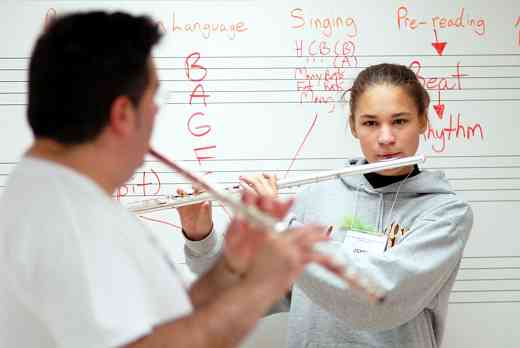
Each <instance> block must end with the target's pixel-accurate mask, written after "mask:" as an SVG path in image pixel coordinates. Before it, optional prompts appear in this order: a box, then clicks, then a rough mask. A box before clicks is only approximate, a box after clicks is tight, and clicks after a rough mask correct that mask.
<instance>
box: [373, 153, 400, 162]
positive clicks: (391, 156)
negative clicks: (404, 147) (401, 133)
mask: <svg viewBox="0 0 520 348" xmlns="http://www.w3.org/2000/svg"><path fill="white" fill-rule="evenodd" d="M378 157H379V158H380V159H381V160H384V161H388V160H393V159H398V158H400V157H401V156H400V153H399V152H396V153H389V154H384V155H379V156H378Z"/></svg>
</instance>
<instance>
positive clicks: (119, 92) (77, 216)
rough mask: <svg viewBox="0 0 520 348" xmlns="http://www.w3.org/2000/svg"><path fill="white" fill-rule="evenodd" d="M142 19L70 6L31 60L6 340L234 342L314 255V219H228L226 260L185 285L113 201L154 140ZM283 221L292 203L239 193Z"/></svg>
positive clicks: (4, 245)
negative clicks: (289, 223) (303, 222)
mask: <svg viewBox="0 0 520 348" xmlns="http://www.w3.org/2000/svg"><path fill="white" fill-rule="evenodd" d="M159 39H160V34H159V32H158V29H157V27H156V26H155V25H154V24H153V22H152V21H151V20H150V19H148V18H146V17H134V16H131V15H128V14H124V13H113V14H107V13H104V12H90V13H83V14H73V15H69V16H66V17H62V18H59V19H57V20H56V21H55V22H53V23H52V24H51V25H50V26H49V27H48V28H47V29H46V31H45V32H44V33H42V35H41V36H40V37H39V39H38V41H37V43H36V45H35V48H34V50H33V53H32V56H31V61H30V67H29V99H28V100H29V102H28V120H29V124H30V126H31V129H32V131H33V134H34V138H35V139H34V143H33V144H32V146H31V147H30V148H29V150H28V151H27V153H26V154H25V156H24V158H23V159H22V160H21V161H20V163H19V164H18V166H17V168H16V169H15V170H14V171H13V172H12V173H11V175H10V178H9V182H8V187H7V190H6V192H5V194H4V195H3V197H2V200H1V202H0V214H1V216H0V272H1V273H0V275H1V278H2V281H1V282H0V308H2V311H1V312H2V314H0V325H1V329H0V346H1V347H42V348H47V347H75V348H81V347H119V346H126V347H158V346H160V347H170V346H171V347H173V346H175V347H187V346H189V347H209V346H211V347H229V346H236V345H237V344H238V343H239V342H240V340H241V339H242V338H243V337H244V336H245V335H246V334H247V332H249V331H250V330H251V329H252V327H253V326H254V323H255V322H256V320H258V318H260V317H261V316H262V315H263V313H265V311H266V310H267V309H268V308H269V307H270V306H271V305H272V304H273V303H275V302H276V301H277V299H279V298H280V297H281V296H283V294H284V293H285V292H286V291H287V289H288V288H289V287H290V285H291V283H292V282H293V281H294V280H295V279H296V277H297V276H298V275H299V274H300V273H301V272H302V270H303V268H304V266H305V265H306V264H307V263H309V262H319V263H321V264H322V265H325V266H326V267H328V268H329V269H331V270H332V271H337V267H336V266H335V265H334V264H333V263H332V262H331V261H330V259H328V258H325V257H323V256H320V255H319V254H317V253H315V252H314V251H313V248H312V246H313V245H314V244H315V243H316V242H318V241H321V240H324V239H325V238H326V237H325V236H324V235H323V233H321V228H319V227H316V226H315V227H306V228H305V229H303V228H302V229H297V230H293V231H290V232H288V233H285V234H282V235H274V234H273V233H272V232H270V231H266V230H262V229H260V228H259V227H253V226H249V225H247V224H246V223H245V222H244V221H240V220H236V219H235V220H234V221H233V222H232V224H231V225H230V228H229V230H228V239H227V243H226V246H225V248H224V252H223V253H222V257H220V259H219V260H218V261H217V263H216V265H215V266H214V267H213V268H212V269H211V270H210V271H209V272H207V273H206V274H205V275H204V276H202V277H201V278H199V279H198V280H197V281H196V282H195V283H194V284H193V286H191V287H190V288H189V289H186V288H185V285H184V284H183V283H182V281H181V279H180V278H179V276H178V274H177V272H176V271H175V268H174V266H172V264H171V262H169V261H168V259H167V256H166V254H165V253H163V252H162V249H161V247H160V245H159V243H158V242H157V241H156V240H154V239H153V237H152V235H151V234H150V233H149V232H148V230H147V228H146V227H145V226H143V225H142V224H141V223H140V222H139V220H138V219H136V218H135V217H134V216H133V215H132V214H130V213H129V212H128V211H126V210H125V209H124V208H123V207H121V206H120V205H119V204H118V203H117V202H116V201H114V200H112V199H111V195H112V193H113V192H114V190H115V189H116V188H117V187H119V186H120V185H122V184H124V183H125V182H126V181H127V180H128V179H129V178H130V176H131V175H132V173H133V172H134V171H135V169H136V168H138V167H139V166H140V165H141V164H142V162H143V158H144V156H145V154H146V153H147V152H148V150H149V140H150V137H151V133H152V129H153V127H154V121H155V120H154V118H155V115H156V113H157V111H158V110H157V109H158V106H157V105H156V103H155V102H154V97H155V94H156V91H157V88H158V85H159V81H158V78H157V73H156V68H155V66H154V63H153V61H152V59H151V55H150V52H151V49H152V47H153V46H154V45H155V44H156V43H157V42H158V41H159ZM244 201H245V203H247V204H256V205H257V206H258V207H259V208H260V209H263V210H264V211H265V212H266V213H270V214H272V215H273V216H275V217H277V218H282V217H283V216H284V215H285V213H286V212H287V210H288V208H289V206H290V203H281V202H278V201H275V200H272V199H268V198H259V199H258V198H256V197H253V196H251V195H245V196H244Z"/></svg>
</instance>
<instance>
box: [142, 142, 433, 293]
mask: <svg viewBox="0 0 520 348" xmlns="http://www.w3.org/2000/svg"><path fill="white" fill-rule="evenodd" d="M149 153H150V155H152V156H154V157H155V158H157V159H158V160H160V161H161V162H162V163H164V164H166V165H167V166H169V167H170V168H172V169H174V170H176V171H177V172H178V173H179V174H180V175H181V176H183V177H184V178H186V179H187V180H189V181H190V182H191V183H193V184H198V185H200V186H201V187H202V188H203V189H205V190H206V191H207V192H208V194H209V195H210V196H211V198H213V199H216V200H219V201H221V202H223V203H224V204H227V205H228V206H229V207H231V209H232V210H233V211H234V213H235V214H237V213H238V214H241V215H242V216H244V217H245V218H246V219H247V220H248V221H250V222H252V223H256V224H259V225H263V226H265V227H268V228H270V229H271V230H272V231H274V232H278V233H283V232H286V231H287V227H286V226H285V224H284V223H282V222H281V221H279V220H277V219H275V218H273V217H272V216H269V215H268V214H266V213H264V212H262V211H260V210H259V209H258V208H256V207H255V206H254V205H251V206H250V205H246V204H244V203H243V202H242V201H241V200H240V198H239V197H236V196H235V195H233V194H231V193H230V192H227V191H226V190H225V189H220V188H218V187H215V186H213V185H212V184H210V183H209V182H208V181H206V180H205V179H204V178H203V177H201V176H198V175H197V174H195V173H193V172H191V171H189V170H188V169H185V168H184V167H182V166H181V165H179V164H178V163H176V162H174V161H171V160H169V159H168V158H166V157H165V156H163V155H161V154H160V153H158V152H157V151H155V150H153V149H150V150H149ZM397 161H401V162H399V165H396V164H395V161H393V162H394V163H393V166H389V165H388V164H389V163H390V161H388V162H386V163H385V165H384V166H382V164H383V163H384V162H383V163H377V165H376V163H373V164H372V165H371V167H370V168H371V169H370V171H379V170H382V169H388V168H395V167H400V166H405V165H411V164H415V163H419V162H422V161H424V157H422V156H418V157H416V158H414V160H413V161H412V160H411V159H408V160H407V161H405V159H404V158H403V159H401V160H397ZM362 172H363V173H367V172H369V171H367V169H365V171H362ZM336 173H337V171H336ZM358 173H359V172H358ZM331 175H332V172H330V173H329V174H327V176H325V175H320V176H319V177H320V180H319V181H323V180H328V179H332V178H334V177H337V176H338V174H335V175H332V176H331ZM351 175H353V174H351ZM324 177H325V179H323V178H324ZM316 180H318V179H316V176H315V179H314V181H313V182H317V181H316ZM293 182H297V184H296V186H299V185H302V184H305V183H309V181H308V179H305V178H302V179H299V180H293ZM345 267H346V268H345V269H344V270H343V271H341V272H340V273H339V274H337V273H334V274H335V275H337V276H338V277H339V278H340V279H341V280H342V281H343V283H344V284H345V285H346V286H347V288H349V289H351V290H353V291H356V292H361V293H362V294H364V295H366V296H367V298H368V301H369V302H371V303H382V302H384V300H385V296H386V292H385V291H384V290H383V289H382V287H380V286H379V285H378V284H376V283H375V282H374V281H373V279H371V277H369V276H367V275H366V274H363V273H361V272H358V271H356V269H355V267H354V265H353V263H351V262H350V260H347V265H346V266H345Z"/></svg>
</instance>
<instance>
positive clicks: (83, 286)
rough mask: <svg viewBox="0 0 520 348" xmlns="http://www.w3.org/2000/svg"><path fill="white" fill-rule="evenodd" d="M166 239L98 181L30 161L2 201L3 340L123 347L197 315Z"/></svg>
mask: <svg viewBox="0 0 520 348" xmlns="http://www.w3.org/2000/svg"><path fill="white" fill-rule="evenodd" d="M157 243H158V241H155V240H154V239H153V237H152V235H151V234H150V232H149V231H148V230H147V228H146V227H145V226H144V225H143V224H141V222H140V221H139V220H138V219H137V218H136V217H135V216H133V214H131V213H129V212H128V211H127V210H126V209H125V208H124V207H122V206H121V205H120V204H119V203H118V202H116V201H114V200H113V199H111V198H110V197H109V196H108V195H107V194H106V193H104V192H103V191H102V190H101V188H100V187H99V186H98V185H96V184H95V183H94V182H93V181H92V180H90V179H89V178H87V177H85V176H83V175H80V174H79V173H77V172H75V171H73V170H71V169H69V168H67V167H64V166H61V165H58V164H55V163H53V162H49V161H45V160H40V159H35V158H29V157H28V158H24V159H23V160H22V161H21V162H20V163H19V165H18V166H17V168H16V169H15V170H14V171H13V172H12V173H11V175H10V176H9V180H8V187H7V190H6V191H5V193H4V194H3V195H2V197H1V199H0V347H24V348H29V347H39V348H51V347H52V348H54V347H74V348H83V347H85V348H86V347H117V346H121V345H124V344H128V343H130V342H132V341H134V340H136V339H138V338H140V337H142V336H144V335H146V334H148V333H150V332H151V330H152V329H153V327H154V326H156V325H158V324H161V323H165V322H167V321H171V320H174V319H176V318H179V317H182V316H184V315H186V314H188V313H190V312H191V311H192V306H191V303H190V300H189V297H188V295H187V290H186V285H185V284H183V282H182V280H181V277H180V275H179V274H178V273H177V272H176V271H175V269H173V266H172V264H171V262H168V260H167V256H166V255H165V253H164V252H163V250H162V249H161V248H160V247H158V245H157Z"/></svg>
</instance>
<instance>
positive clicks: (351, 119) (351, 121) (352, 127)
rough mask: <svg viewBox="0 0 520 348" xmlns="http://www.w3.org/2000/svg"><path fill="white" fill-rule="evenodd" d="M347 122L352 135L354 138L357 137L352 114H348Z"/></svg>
mask: <svg viewBox="0 0 520 348" xmlns="http://www.w3.org/2000/svg"><path fill="white" fill-rule="evenodd" d="M348 123H349V125H350V132H351V133H352V135H353V136H354V138H356V139H357V138H358V135H357V130H356V121H355V120H354V116H352V115H350V117H349V118H348Z"/></svg>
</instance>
